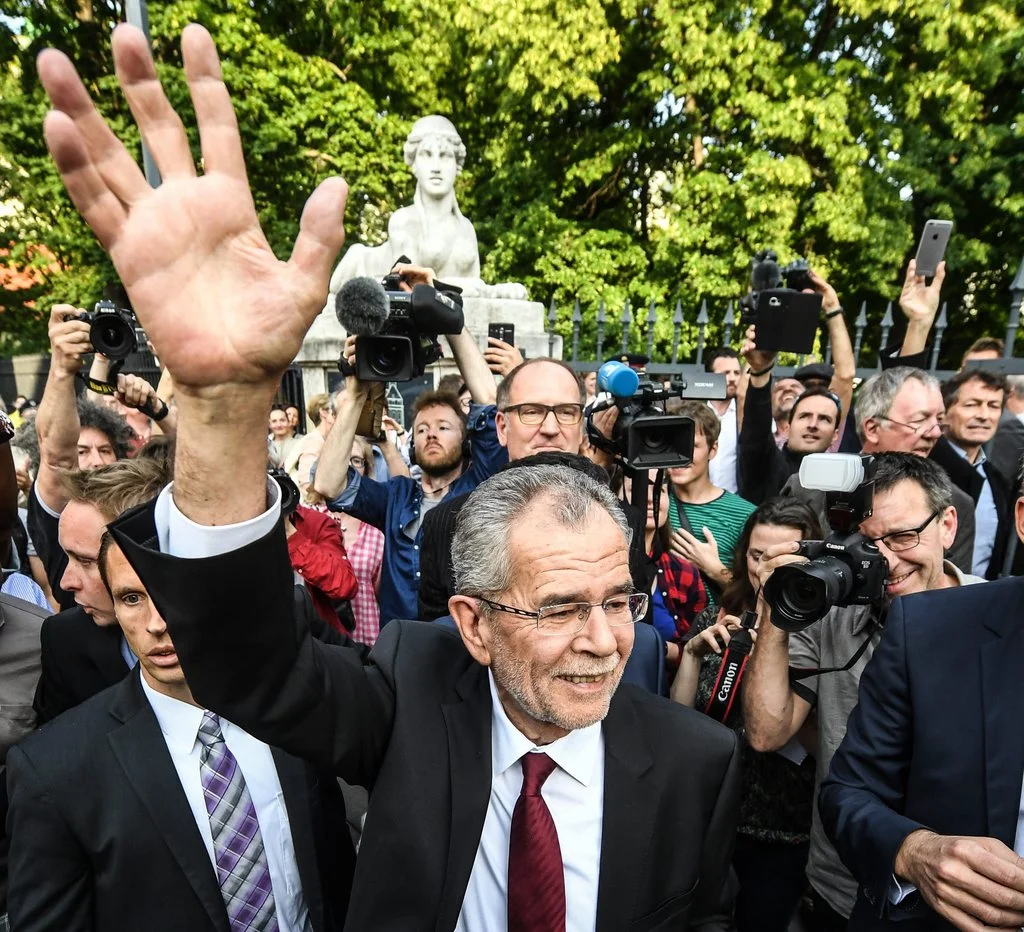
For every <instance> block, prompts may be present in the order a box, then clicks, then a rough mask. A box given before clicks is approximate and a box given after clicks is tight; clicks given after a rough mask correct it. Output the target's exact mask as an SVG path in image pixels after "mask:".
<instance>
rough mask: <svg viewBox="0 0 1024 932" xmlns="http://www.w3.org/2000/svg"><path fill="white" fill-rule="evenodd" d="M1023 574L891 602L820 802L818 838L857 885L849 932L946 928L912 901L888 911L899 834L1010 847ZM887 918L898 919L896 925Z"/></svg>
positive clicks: (1017, 757)
mask: <svg viewBox="0 0 1024 932" xmlns="http://www.w3.org/2000/svg"><path fill="white" fill-rule="evenodd" d="M1022 601H1024V579H1017V578H1014V579H1003V580H999V581H998V582H993V583H990V584H988V585H984V586H965V587H962V588H959V589H942V590H938V591H935V592H926V593H922V594H919V595H913V596H910V597H908V598H905V599H897V600H896V601H895V602H893V604H892V607H891V608H890V609H889V614H888V616H887V618H886V621H885V629H884V631H883V634H882V639H881V642H880V643H879V645H878V648H877V649H876V650H875V653H874V656H873V657H872V660H871V662H870V663H869V664H868V666H867V669H866V670H865V671H864V675H863V676H862V677H861V681H860V703H859V704H858V706H857V708H856V709H855V710H854V712H853V715H852V716H851V717H850V722H849V725H848V727H847V730H846V737H845V739H844V740H843V743H842V744H841V745H840V747H839V750H838V751H837V752H836V754H835V757H833V759H832V768H831V770H830V772H829V776H828V779H827V780H826V781H825V782H824V784H823V785H822V789H821V794H820V808H821V817H822V822H823V824H824V826H825V831H826V832H827V833H828V835H829V837H830V838H831V839H832V841H833V843H834V844H835V846H836V849H837V850H838V851H839V854H840V856H841V857H842V859H843V862H844V863H845V864H846V866H847V867H848V868H849V869H850V871H851V872H852V873H853V875H854V876H855V877H856V878H857V880H858V881H860V883H861V885H862V887H861V895H860V897H859V899H858V901H857V905H856V907H855V909H854V912H853V916H852V917H851V921H850V929H851V930H854V932H868V930H881V929H892V930H903V932H938V930H940V929H942V930H945V929H950V928H952V927H951V926H950V925H948V924H947V923H945V922H944V921H943V920H941V919H939V918H938V917H937V916H936V915H935V913H934V912H932V910H931V909H929V908H928V907H927V906H926V905H924V902H923V900H922V899H921V898H920V897H919V896H918V895H916V894H915V895H913V896H912V897H911V898H910V900H909V901H907V902H906V903H905V904H901V905H900V906H899V907H893V906H890V905H889V903H888V898H887V895H886V894H887V892H888V889H889V884H890V881H891V875H892V870H893V864H894V862H895V859H896V853H897V852H898V851H899V848H900V845H901V844H902V843H903V840H904V839H905V838H906V837H907V835H909V834H910V833H911V832H912V831H915V830H916V829H919V828H923V827H927V828H929V829H931V830H932V831H935V832H939V833H940V834H944V835H987V836H990V837H992V838H998V839H999V840H1000V841H1002V842H1004V843H1005V844H1007V845H1008V846H1009V847H1011V848H1012V847H1013V843H1014V837H1015V835H1016V832H1017V816H1018V809H1019V806H1020V788H1021V778H1022V775H1024V728H1021V722H1022V721H1024V691H1022V690H1021V688H1020V678H1021V670H1024V614H1022V612H1021V604H1022ZM897 917H899V921H897Z"/></svg>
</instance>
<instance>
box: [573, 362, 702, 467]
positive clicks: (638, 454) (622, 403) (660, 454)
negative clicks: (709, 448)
mask: <svg viewBox="0 0 1024 932" xmlns="http://www.w3.org/2000/svg"><path fill="white" fill-rule="evenodd" d="M597 385H598V389H599V390H600V391H602V392H608V393H609V394H611V396H612V397H611V398H610V399H606V400H604V401H599V402H597V403H596V404H594V405H592V406H591V408H590V409H589V410H588V412H587V437H588V438H589V440H590V442H591V443H592V444H593V445H594V446H595V447H597V448H598V449H601V450H604V451H606V452H608V453H612V454H614V455H615V457H616V458H617V459H618V460H619V461H620V462H621V463H622V465H623V466H625V467H627V468H629V469H634V470H647V469H668V468H671V467H673V466H688V465H689V464H690V463H691V462H692V461H693V430H694V427H693V420H692V418H688V417H683V416H680V415H672V414H666V413H665V410H664V403H665V401H667V400H668V399H669V398H681V397H683V394H684V392H685V384H683V385H679V386H677V387H673V388H669V389H664V388H657V387H656V386H655V385H654V383H653V382H651V381H650V379H648V378H647V377H646V375H645V376H644V378H643V380H641V378H640V375H639V374H638V373H637V372H635V371H634V370H633V369H631V368H630V367H629V366H627V365H626V364H625V363H621V362H618V361H617V360H612V361H611V362H606V363H605V364H604V365H603V366H601V368H600V369H598V370H597ZM613 406H614V407H617V408H618V409H619V416H618V418H617V419H616V421H615V427H614V429H613V432H612V436H611V439H608V438H607V437H605V436H604V434H602V433H601V432H600V431H599V430H598V429H597V428H596V427H595V426H594V415H595V414H596V413H597V412H599V411H606V410H607V409H608V408H611V407H613Z"/></svg>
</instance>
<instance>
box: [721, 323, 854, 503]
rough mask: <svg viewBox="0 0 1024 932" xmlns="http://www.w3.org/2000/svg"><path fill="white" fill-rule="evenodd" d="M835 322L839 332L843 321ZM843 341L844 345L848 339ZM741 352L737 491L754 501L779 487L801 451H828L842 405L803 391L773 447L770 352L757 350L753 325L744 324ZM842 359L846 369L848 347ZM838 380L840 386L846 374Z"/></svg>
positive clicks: (832, 397)
mask: <svg viewBox="0 0 1024 932" xmlns="http://www.w3.org/2000/svg"><path fill="white" fill-rule="evenodd" d="M838 326H839V327H842V329H843V330H844V332H845V330H846V326H845V324H843V323H839V324H838ZM846 343H847V345H849V338H847V340H846ZM742 352H743V358H744V359H746V361H747V365H748V367H749V369H750V384H749V386H748V387H747V396H746V400H745V402H744V405H743V426H742V428H741V429H740V438H739V457H738V458H739V475H740V495H742V496H743V498H745V499H746V500H747V501H748V502H751V503H753V504H755V505H760V504H761V502H763V501H766V500H767V499H769V498H772V497H773V496H775V495H778V494H779V492H781V491H782V488H783V486H785V484H786V482H787V481H789V477H790V476H792V475H793V474H794V473H796V472H797V471H798V470H799V469H800V463H801V462H802V461H803V458H804V457H805V456H807V454H809V453H824V452H825V451H826V450H828V449H829V447H830V446H831V445H832V444H833V442H835V441H836V439H837V438H838V436H839V429H840V427H841V425H842V418H843V413H844V410H845V409H844V408H843V402H842V400H841V399H840V398H839V396H838V395H836V394H835V393H834V392H832V391H831V390H830V389H826V388H810V389H806V390H805V391H803V392H801V393H800V394H799V395H798V396H797V398H796V400H795V401H794V402H793V405H792V407H791V408H790V409H789V411H788V412H787V413H786V415H785V416H786V418H787V420H788V422H789V424H788V430H787V438H786V442H785V443H784V444H783V445H782V446H781V447H779V446H778V445H777V443H776V440H775V432H774V431H773V430H772V377H771V370H772V367H773V366H774V365H775V354H774V353H772V352H767V351H765V350H759V349H758V348H757V327H756V326H750V327H748V328H747V339H746V342H745V343H744V344H743V350H742ZM848 361H849V363H850V368H851V369H852V366H853V352H852V350H851V352H850V354H849V360H848ZM841 371H843V370H841ZM841 379H842V381H843V383H844V384H845V381H846V376H845V375H843V376H841ZM851 384H852V380H851Z"/></svg>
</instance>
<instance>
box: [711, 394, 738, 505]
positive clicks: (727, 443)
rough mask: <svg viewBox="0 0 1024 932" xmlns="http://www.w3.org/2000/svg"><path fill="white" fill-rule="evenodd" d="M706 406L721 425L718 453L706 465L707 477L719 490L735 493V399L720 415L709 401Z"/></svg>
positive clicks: (736, 487) (736, 440)
mask: <svg viewBox="0 0 1024 932" xmlns="http://www.w3.org/2000/svg"><path fill="white" fill-rule="evenodd" d="M707 404H708V407H709V408H710V409H711V410H712V411H714V412H715V416H716V417H718V422H719V424H720V425H721V430H720V431H719V434H718V452H717V453H716V454H715V458H714V459H713V460H712V461H711V462H710V463H708V476H709V477H710V479H711V481H712V482H713V483H714V484H715V485H717V486H718V487H719V488H720V489H725V490H727V491H729V492H737V491H738V490H739V485H738V483H737V482H736V446H737V444H738V442H739V435H738V433H737V430H736V399H735V398H731V399H730V400H729V407H728V408H726V409H725V414H722V415H719V414H718V411H717V410H716V408H715V406H714V405H713V404H712V403H711V402H710V401H709V402H708V403H707Z"/></svg>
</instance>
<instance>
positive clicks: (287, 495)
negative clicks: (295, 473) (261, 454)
mask: <svg viewBox="0 0 1024 932" xmlns="http://www.w3.org/2000/svg"><path fill="white" fill-rule="evenodd" d="M267 475H268V476H270V478H271V479H273V480H274V481H275V482H276V483H277V485H278V487H279V488H280V489H281V514H282V515H284V516H285V517H286V518H287V517H288V515H290V514H291V513H292V512H293V511H295V509H296V508H298V507H299V487H298V486H297V485H296V484H295V483H294V482H292V479H291V476H289V475H288V473H286V472H285V471H284V470H283V469H282V468H281V467H280V466H270V467H268V468H267Z"/></svg>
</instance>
